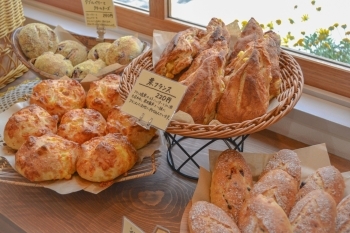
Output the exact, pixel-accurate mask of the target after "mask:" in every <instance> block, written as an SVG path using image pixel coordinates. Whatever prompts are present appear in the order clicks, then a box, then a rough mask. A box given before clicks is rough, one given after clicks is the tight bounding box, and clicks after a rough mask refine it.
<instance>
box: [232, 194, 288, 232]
mask: <svg viewBox="0 0 350 233" xmlns="http://www.w3.org/2000/svg"><path fill="white" fill-rule="evenodd" d="M238 227H239V229H240V230H241V232H242V233H258V232H261V233H263V232H281V233H282V232H283V233H286V232H292V229H291V225H290V223H289V220H288V216H287V215H286V213H285V212H284V211H283V209H282V208H281V207H280V206H279V205H278V204H277V203H276V202H275V201H274V200H273V199H272V198H269V197H265V196H264V195H262V194H259V195H256V196H252V197H251V198H249V199H248V200H247V201H246V202H245V203H244V205H243V206H242V209H241V210H240V212H239V220H238Z"/></svg>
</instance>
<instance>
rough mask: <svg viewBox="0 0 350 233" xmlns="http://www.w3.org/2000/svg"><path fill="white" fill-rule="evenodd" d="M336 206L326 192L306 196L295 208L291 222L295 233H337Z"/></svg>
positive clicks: (290, 218) (311, 193)
mask: <svg viewBox="0 0 350 233" xmlns="http://www.w3.org/2000/svg"><path fill="white" fill-rule="evenodd" d="M335 218H336V204H335V201H334V199H333V198H332V197H331V196H330V195H329V194H328V193H327V192H325V191H324V190H322V189H317V190H313V191H311V192H309V193H308V194H306V195H305V196H304V197H303V198H302V199H301V200H300V201H298V202H297V203H296V204H295V206H294V207H293V209H292V211H291V212H290V215H289V221H290V223H291V225H292V229H293V232H294V233H305V232H308V233H313V232H314V233H322V232H324V233H331V232H335Z"/></svg>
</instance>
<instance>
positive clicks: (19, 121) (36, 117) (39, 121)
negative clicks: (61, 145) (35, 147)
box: [3, 104, 58, 150]
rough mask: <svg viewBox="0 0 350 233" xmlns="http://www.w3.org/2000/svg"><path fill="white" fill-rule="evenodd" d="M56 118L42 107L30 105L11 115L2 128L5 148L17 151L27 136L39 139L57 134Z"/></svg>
mask: <svg viewBox="0 0 350 233" xmlns="http://www.w3.org/2000/svg"><path fill="white" fill-rule="evenodd" d="M57 124H58V117H57V116H56V115H54V116H51V115H50V114H49V113H48V112H47V111H46V110H45V109H43V108H42V107H40V106H38V105H35V104H31V105H29V106H27V107H24V108H22V109H20V110H19V111H17V112H15V113H13V114H12V116H11V117H10V118H9V119H8V121H7V122H6V125H5V128H4V134H3V135H4V141H5V143H6V145H7V146H9V147H11V148H12V149H15V150H18V149H19V148H20V147H21V145H22V144H23V143H24V142H25V141H26V140H27V139H28V138H29V136H36V137H39V136H41V135H43V134H46V133H56V132H57Z"/></svg>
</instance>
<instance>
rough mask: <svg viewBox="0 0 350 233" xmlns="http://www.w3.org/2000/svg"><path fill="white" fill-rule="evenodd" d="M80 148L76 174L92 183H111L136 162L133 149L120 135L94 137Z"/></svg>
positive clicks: (135, 154)
mask: <svg viewBox="0 0 350 233" xmlns="http://www.w3.org/2000/svg"><path fill="white" fill-rule="evenodd" d="M81 148H82V153H81V154H80V156H78V158H77V165H76V167H77V172H78V174H79V175H80V177H82V178H83V179H86V180H89V181H92V182H106V181H111V180H113V179H115V178H116V177H118V176H120V175H122V174H125V173H126V172H127V171H129V170H130V169H131V168H132V167H133V166H134V165H135V163H136V162H137V160H138V155H137V152H136V150H135V148H134V147H133V146H132V145H131V144H130V142H129V141H128V140H127V138H126V137H125V136H123V135H122V134H107V135H105V136H100V137H94V138H92V139H90V140H89V141H86V142H84V143H83V144H82V145H81Z"/></svg>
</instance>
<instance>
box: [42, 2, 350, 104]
mask: <svg viewBox="0 0 350 233" xmlns="http://www.w3.org/2000/svg"><path fill="white" fill-rule="evenodd" d="M36 1H37V2H41V3H44V4H47V5H50V6H54V7H57V8H60V9H63V10H67V11H70V12H73V13H76V14H80V15H83V8H82V4H81V0H60V1H57V0H36ZM149 8H150V9H149V12H145V11H142V10H137V9H135V8H129V7H126V6H124V5H120V4H116V5H115V11H116V15H117V23H118V26H119V27H122V28H126V29H128V30H132V31H135V32H138V33H142V34H145V35H148V36H152V34H153V30H154V29H157V30H163V31H172V32H178V31H181V30H184V29H186V28H188V27H191V26H193V25H191V24H189V23H185V22H180V21H178V20H174V19H171V18H169V17H168V15H167V12H168V4H167V0H149ZM131 19H132V20H131ZM288 52H289V53H290V54H291V55H292V56H293V57H294V58H295V59H296V61H297V62H298V63H299V65H300V67H301V69H302V72H303V75H304V82H305V84H306V85H309V86H313V87H316V88H319V89H322V90H325V91H328V92H331V93H334V94H337V95H340V96H344V97H347V98H350V91H349V90H350V68H349V67H346V66H343V65H340V64H334V63H332V62H327V61H325V60H321V59H316V58H313V57H311V56H309V55H307V54H302V53H297V52H294V51H291V50H288Z"/></svg>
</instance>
